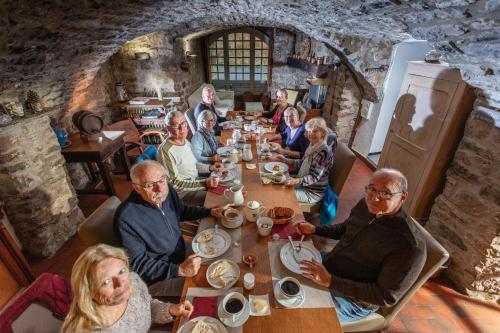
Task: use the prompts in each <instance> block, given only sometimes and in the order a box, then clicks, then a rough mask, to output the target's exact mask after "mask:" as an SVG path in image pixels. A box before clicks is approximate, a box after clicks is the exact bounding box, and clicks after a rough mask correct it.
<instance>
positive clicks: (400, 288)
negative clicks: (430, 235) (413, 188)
mask: <svg viewBox="0 0 500 333" xmlns="http://www.w3.org/2000/svg"><path fill="white" fill-rule="evenodd" d="M407 187H408V185H407V180H406V177H405V176H404V175H403V174H402V173H401V172H400V171H398V170H395V169H380V170H378V171H376V172H375V173H374V174H373V176H372V178H371V180H370V183H369V184H368V185H367V186H366V188H365V189H366V194H365V198H364V199H362V200H360V201H359V202H358V204H357V205H356V206H355V207H354V208H353V209H352V210H351V215H350V216H349V217H348V218H347V220H346V221H344V222H343V223H339V224H335V225H332V226H314V225H312V224H310V223H307V222H302V221H300V222H297V223H296V224H295V228H296V231H297V232H298V233H299V234H302V235H311V234H316V235H318V236H322V237H327V238H332V239H336V240H339V242H338V243H337V244H336V245H335V247H334V248H333V250H332V251H331V252H330V253H328V254H326V255H325V256H324V257H323V263H318V262H315V261H301V262H300V267H301V270H302V274H303V275H304V276H305V277H306V278H309V279H311V280H313V281H314V282H316V283H317V284H319V285H321V286H324V287H327V288H330V291H331V294H332V298H333V300H334V304H335V308H336V310H337V315H338V316H339V319H340V321H341V322H348V321H353V320H358V319H361V318H364V317H366V316H368V315H369V314H371V313H372V312H374V311H376V310H377V309H378V308H379V307H380V306H385V307H388V306H392V305H394V304H396V303H397V302H398V301H399V299H400V298H401V297H403V295H404V294H405V292H406V291H407V290H408V289H409V288H410V287H411V286H412V284H413V283H414V282H415V281H416V279H417V278H418V275H419V274H420V271H421V270H422V267H423V265H424V263H425V259H426V248H425V240H424V238H423V235H422V234H421V233H420V231H419V229H418V228H417V226H415V225H414V223H413V221H412V220H411V219H410V217H409V216H408V215H407V214H406V213H405V211H404V210H403V209H402V208H401V207H402V206H403V203H404V201H405V200H406V198H407V197H408V189H407Z"/></svg>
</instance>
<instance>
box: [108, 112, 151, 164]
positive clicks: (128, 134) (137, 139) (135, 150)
mask: <svg viewBox="0 0 500 333" xmlns="http://www.w3.org/2000/svg"><path fill="white" fill-rule="evenodd" d="M106 127H107V129H108V130H110V131H125V136H124V138H123V140H124V141H125V149H126V151H127V155H128V156H129V158H130V159H131V160H135V158H136V157H137V156H139V155H141V154H142V153H143V152H144V148H146V146H147V145H145V144H143V143H142V141H141V134H140V133H139V130H138V129H137V127H136V126H135V124H134V122H133V121H132V119H130V118H129V119H125V120H120V121H117V122H116V123H112V124H109V125H107V126H106Z"/></svg>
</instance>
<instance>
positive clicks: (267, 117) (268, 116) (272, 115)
mask: <svg viewBox="0 0 500 333" xmlns="http://www.w3.org/2000/svg"><path fill="white" fill-rule="evenodd" d="M289 106H292V105H289V104H288V93H287V92H286V89H283V88H280V89H278V91H276V106H275V107H274V109H272V110H271V111H269V112H265V113H263V114H262V117H261V118H260V121H261V123H264V124H273V125H274V126H276V133H281V132H283V131H284V130H285V128H286V123H285V117H283V113H285V110H286V108H287V107H289Z"/></svg>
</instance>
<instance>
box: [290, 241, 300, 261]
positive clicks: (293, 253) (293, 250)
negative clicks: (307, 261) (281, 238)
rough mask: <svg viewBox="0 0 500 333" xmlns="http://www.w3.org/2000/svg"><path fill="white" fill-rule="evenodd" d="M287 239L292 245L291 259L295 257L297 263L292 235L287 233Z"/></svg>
mask: <svg viewBox="0 0 500 333" xmlns="http://www.w3.org/2000/svg"><path fill="white" fill-rule="evenodd" d="M288 240H289V241H290V244H291V245H292V255H293V259H295V261H296V262H297V263H299V261H298V260H297V255H296V253H295V251H296V249H295V245H293V241H292V236H290V235H288Z"/></svg>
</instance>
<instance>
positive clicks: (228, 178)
mask: <svg viewBox="0 0 500 333" xmlns="http://www.w3.org/2000/svg"><path fill="white" fill-rule="evenodd" d="M227 171H228V173H227V175H226V176H222V174H221V173H220V172H213V173H212V174H211V175H212V176H218V177H219V182H221V183H228V182H230V181H233V180H234V179H235V178H236V175H235V174H234V172H233V171H234V168H233V169H228V170H227Z"/></svg>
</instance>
